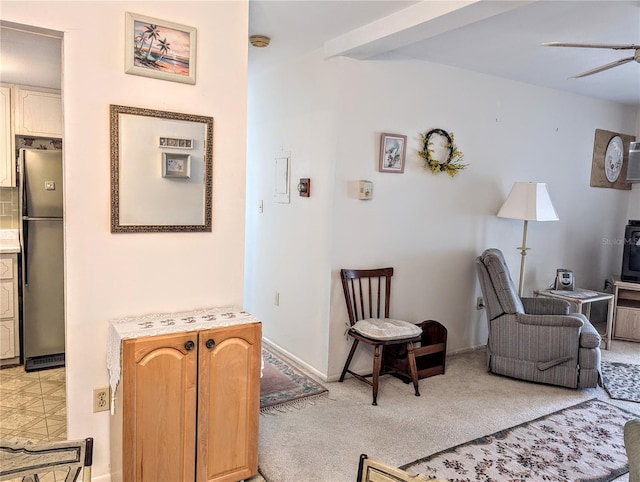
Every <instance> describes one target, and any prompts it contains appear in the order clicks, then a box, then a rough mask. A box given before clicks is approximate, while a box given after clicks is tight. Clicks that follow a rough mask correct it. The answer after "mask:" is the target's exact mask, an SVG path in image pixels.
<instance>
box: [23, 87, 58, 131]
mask: <svg viewBox="0 0 640 482" xmlns="http://www.w3.org/2000/svg"><path fill="white" fill-rule="evenodd" d="M13 97H14V100H13V102H14V103H13V110H14V116H15V129H14V130H15V135H17V136H34V137H54V138H61V137H62V98H61V96H60V91H58V90H53V89H44V88H39V87H24V86H15V87H14V91H13Z"/></svg>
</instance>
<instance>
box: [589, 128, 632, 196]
mask: <svg viewBox="0 0 640 482" xmlns="http://www.w3.org/2000/svg"><path fill="white" fill-rule="evenodd" d="M634 141H635V137H634V136H630V135H628V134H621V133H619V132H612V131H606V130H604V129H596V133H595V137H594V141H593V159H592V162H591V180H590V183H589V185H590V186H591V187H608V188H612V189H624V190H628V189H631V183H629V182H627V164H628V162H629V161H628V157H629V144H630V143H631V142H634Z"/></svg>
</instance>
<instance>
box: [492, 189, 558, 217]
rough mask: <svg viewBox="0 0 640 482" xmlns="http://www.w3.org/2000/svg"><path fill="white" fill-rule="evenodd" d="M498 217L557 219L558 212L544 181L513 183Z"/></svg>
mask: <svg viewBox="0 0 640 482" xmlns="http://www.w3.org/2000/svg"><path fill="white" fill-rule="evenodd" d="M498 217H499V218H509V219H522V220H525V221H558V214H557V213H556V210H555V209H554V207H553V204H552V203H551V198H550V197H549V193H548V192H547V185H546V184H545V183H544V182H516V183H514V185H513V187H512V188H511V192H510V193H509V196H507V200H506V201H505V202H504V204H503V205H502V207H501V208H500V211H499V212H498Z"/></svg>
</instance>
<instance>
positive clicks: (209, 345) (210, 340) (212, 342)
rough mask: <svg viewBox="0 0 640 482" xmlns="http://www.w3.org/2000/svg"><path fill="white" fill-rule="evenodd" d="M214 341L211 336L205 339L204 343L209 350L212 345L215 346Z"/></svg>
mask: <svg viewBox="0 0 640 482" xmlns="http://www.w3.org/2000/svg"><path fill="white" fill-rule="evenodd" d="M215 344H216V342H215V341H213V340H212V339H211V338H209V339H208V340H207V342H206V343H205V344H204V345H205V346H206V347H207V348H208V349H209V350H211V349H212V348H213V347H214V346H215Z"/></svg>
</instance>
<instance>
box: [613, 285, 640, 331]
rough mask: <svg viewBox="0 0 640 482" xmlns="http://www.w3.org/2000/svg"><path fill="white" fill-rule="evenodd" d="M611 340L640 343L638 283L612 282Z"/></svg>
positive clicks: (639, 291) (639, 290)
mask: <svg viewBox="0 0 640 482" xmlns="http://www.w3.org/2000/svg"><path fill="white" fill-rule="evenodd" d="M614 286H615V306H616V310H615V317H614V320H613V339H614V340H627V341H640V283H631V282H628V281H621V280H619V279H617V280H615V281H614Z"/></svg>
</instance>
